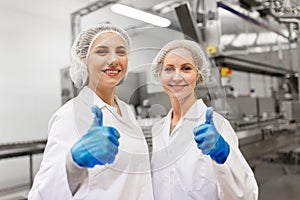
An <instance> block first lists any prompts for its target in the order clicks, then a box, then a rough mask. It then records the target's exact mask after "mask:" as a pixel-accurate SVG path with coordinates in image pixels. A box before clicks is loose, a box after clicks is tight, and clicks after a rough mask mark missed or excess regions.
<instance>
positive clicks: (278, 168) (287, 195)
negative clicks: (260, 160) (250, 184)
mask: <svg viewBox="0 0 300 200" xmlns="http://www.w3.org/2000/svg"><path fill="white" fill-rule="evenodd" d="M299 169H300V168H299V167H298V166H296V165H283V164H278V163H277V164H272V163H271V164H270V163H264V164H262V165H261V166H258V167H257V168H256V169H255V176H256V179H257V182H258V185H259V200H299V199H300V170H299Z"/></svg>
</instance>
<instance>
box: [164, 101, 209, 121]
mask: <svg viewBox="0 0 300 200" xmlns="http://www.w3.org/2000/svg"><path fill="white" fill-rule="evenodd" d="M206 109H207V106H206V105H205V104H204V102H203V100H202V99H198V100H197V101H196V102H195V103H194V104H193V105H192V106H191V107H190V109H189V110H188V111H187V113H186V114H185V115H184V116H183V119H199V118H200V116H202V115H203V113H205V112H206ZM172 111H173V110H172V109H171V110H170V111H169V113H168V115H167V116H166V119H171V115H172Z"/></svg>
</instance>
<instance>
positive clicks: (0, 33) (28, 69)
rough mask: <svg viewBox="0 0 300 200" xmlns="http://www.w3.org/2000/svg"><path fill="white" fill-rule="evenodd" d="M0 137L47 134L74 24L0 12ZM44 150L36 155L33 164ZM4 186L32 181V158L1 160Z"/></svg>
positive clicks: (43, 136) (30, 137)
mask: <svg viewBox="0 0 300 200" xmlns="http://www.w3.org/2000/svg"><path fill="white" fill-rule="evenodd" d="M0 19H1V26H0V44H1V45H0V53H1V67H0V89H1V104H0V107H1V108H0V110H1V112H0V121H1V125H0V143H1V144H3V143H12V142H21V141H31V140H39V139H46V137H47V126H48V120H49V118H50V117H51V115H52V114H53V113H54V112H55V110H56V109H58V108H59V107H60V106H61V94H60V91H61V90H60V74H59V69H60V68H62V67H66V66H67V65H68V63H69V53H68V52H69V47H70V34H69V32H70V27H69V24H63V23H61V22H59V21H56V20H52V19H51V18H46V17H40V16H34V15H31V14H27V13H20V12H17V11H11V10H1V12H0ZM40 159H41V155H40V156H34V164H35V170H37V169H38V167H39V162H40ZM0 168H1V172H0V177H1V178H0V188H4V187H7V186H10V185H12V184H16V183H26V182H29V178H28V177H29V159H28V158H27V157H18V158H12V159H3V160H0Z"/></svg>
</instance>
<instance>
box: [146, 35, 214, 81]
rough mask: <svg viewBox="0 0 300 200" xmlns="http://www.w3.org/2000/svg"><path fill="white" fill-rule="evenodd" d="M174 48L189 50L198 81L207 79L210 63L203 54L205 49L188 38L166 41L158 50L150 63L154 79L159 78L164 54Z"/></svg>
mask: <svg viewBox="0 0 300 200" xmlns="http://www.w3.org/2000/svg"><path fill="white" fill-rule="evenodd" d="M174 49H186V50H187V51H189V52H190V53H191V55H192V57H193V59H194V63H195V65H196V68H197V71H198V74H199V75H200V76H199V79H198V83H200V82H204V81H205V80H207V78H208V77H209V75H210V69H209V65H210V63H209V60H208V57H207V55H206V54H205V51H204V50H202V48H201V47H200V46H199V45H198V44H197V43H196V42H193V41H190V40H173V41H171V42H169V43H167V44H166V45H165V46H164V47H163V48H162V49H161V50H160V51H159V52H158V54H157V55H156V57H155V58H154V60H153V61H152V65H151V67H152V73H153V76H154V78H155V79H156V80H159V78H160V75H161V70H162V66H163V63H164V59H165V57H166V55H167V54H168V53H169V52H170V51H172V50H174Z"/></svg>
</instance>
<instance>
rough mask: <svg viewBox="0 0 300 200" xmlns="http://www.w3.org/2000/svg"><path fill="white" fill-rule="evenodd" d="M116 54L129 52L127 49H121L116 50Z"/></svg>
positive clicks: (123, 54) (121, 54) (120, 54)
mask: <svg viewBox="0 0 300 200" xmlns="http://www.w3.org/2000/svg"><path fill="white" fill-rule="evenodd" d="M116 54H118V55H119V56H125V55H127V52H126V50H125V49H119V50H117V51H116Z"/></svg>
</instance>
